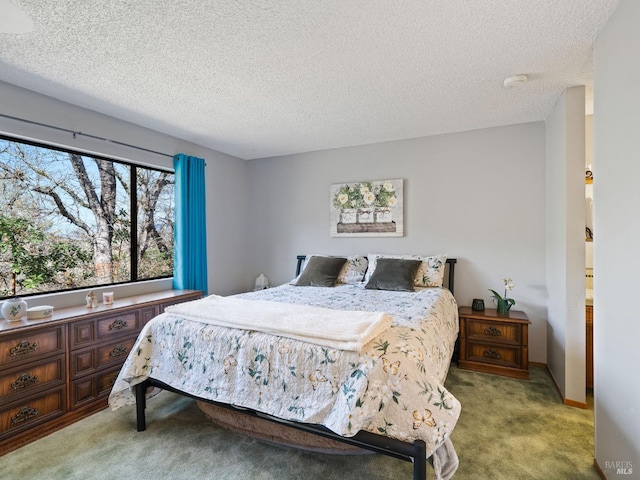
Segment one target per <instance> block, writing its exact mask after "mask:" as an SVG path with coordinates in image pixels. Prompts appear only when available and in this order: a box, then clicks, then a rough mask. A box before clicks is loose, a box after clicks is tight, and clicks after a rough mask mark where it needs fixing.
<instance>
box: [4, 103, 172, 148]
mask: <svg viewBox="0 0 640 480" xmlns="http://www.w3.org/2000/svg"><path fill="white" fill-rule="evenodd" d="M0 117H4V118H8V119H10V120H16V121H18V122H24V123H29V124H31V125H37V126H39V127H46V128H52V129H54V130H58V131H60V132H66V133H70V134H72V135H73V138H76V136H77V135H80V136H82V137H88V138H93V139H94V140H102V141H105V142H109V143H113V144H116V145H121V146H123V147H129V148H135V149H136V150H142V151H144V152H148V153H154V154H156V155H162V156H163V157H169V158H173V157H174V155H169V154H168V153H162V152H157V151H155V150H151V149H149V148H144V147H138V146H136V145H131V144H130V143H124V142H120V141H118V140H112V139H110V138H104V137H98V136H97V135H91V134H90V133H83V132H76V131H74V130H69V129H68V128H62V127H56V126H55V125H48V124H46V123H40V122H35V121H33V120H26V119H24V118H19V117H12V116H11V115H5V114H4V113H0Z"/></svg>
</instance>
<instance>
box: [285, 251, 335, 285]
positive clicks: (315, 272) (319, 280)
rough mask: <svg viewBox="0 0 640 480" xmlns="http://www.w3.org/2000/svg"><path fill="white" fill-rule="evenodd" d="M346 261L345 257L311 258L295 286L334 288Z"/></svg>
mask: <svg viewBox="0 0 640 480" xmlns="http://www.w3.org/2000/svg"><path fill="white" fill-rule="evenodd" d="M346 261H347V259H346V258H344V257H311V258H310V259H309V262H308V263H307V264H306V265H305V267H304V270H303V271H302V275H300V277H299V278H298V280H297V281H296V283H295V284H296V285H297V286H299V287H300V286H302V287H333V286H334V285H335V284H336V280H337V279H338V275H339V274H340V271H341V270H342V267H343V266H344V264H345V262H346Z"/></svg>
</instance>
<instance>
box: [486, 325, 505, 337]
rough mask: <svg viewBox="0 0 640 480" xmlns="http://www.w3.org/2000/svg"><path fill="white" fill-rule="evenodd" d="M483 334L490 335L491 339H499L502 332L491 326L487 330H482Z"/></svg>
mask: <svg viewBox="0 0 640 480" xmlns="http://www.w3.org/2000/svg"><path fill="white" fill-rule="evenodd" d="M484 334H485V335H491V336H492V337H501V336H502V332H501V331H500V330H498V329H497V328H496V327H494V326H493V325H491V326H490V327H489V328H485V329H484Z"/></svg>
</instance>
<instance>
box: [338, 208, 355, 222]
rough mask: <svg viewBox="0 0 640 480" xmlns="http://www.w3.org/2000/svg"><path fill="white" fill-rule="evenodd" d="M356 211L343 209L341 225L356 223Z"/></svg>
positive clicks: (341, 211)
mask: <svg viewBox="0 0 640 480" xmlns="http://www.w3.org/2000/svg"><path fill="white" fill-rule="evenodd" d="M356 218H357V217H356V209H355V208H343V209H342V210H340V223H356Z"/></svg>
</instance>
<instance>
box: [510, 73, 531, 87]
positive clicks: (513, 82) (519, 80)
mask: <svg viewBox="0 0 640 480" xmlns="http://www.w3.org/2000/svg"><path fill="white" fill-rule="evenodd" d="M527 80H528V78H527V76H526V75H514V76H512V77H507V78H505V80H504V86H505V87H507V88H513V87H519V86H520V85H523V84H525V83H526V82H527Z"/></svg>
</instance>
